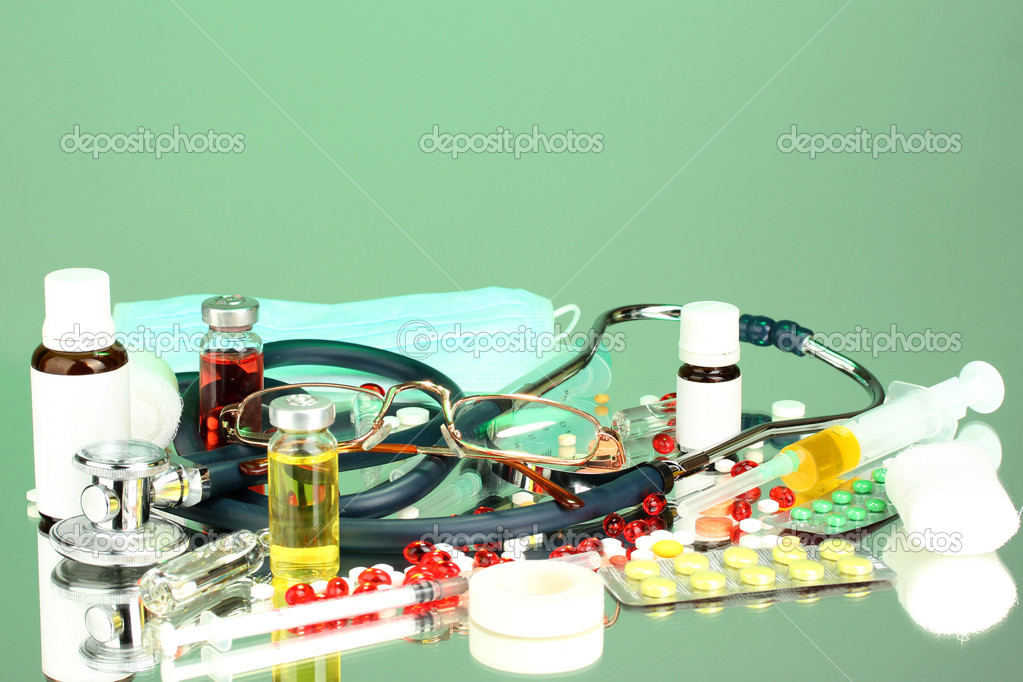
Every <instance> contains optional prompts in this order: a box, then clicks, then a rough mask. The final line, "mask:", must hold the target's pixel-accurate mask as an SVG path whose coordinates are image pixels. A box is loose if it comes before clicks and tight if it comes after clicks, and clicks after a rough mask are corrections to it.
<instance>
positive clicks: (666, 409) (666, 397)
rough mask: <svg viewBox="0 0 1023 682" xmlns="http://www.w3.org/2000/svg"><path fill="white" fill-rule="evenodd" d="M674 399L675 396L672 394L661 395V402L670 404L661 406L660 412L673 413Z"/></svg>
mask: <svg viewBox="0 0 1023 682" xmlns="http://www.w3.org/2000/svg"><path fill="white" fill-rule="evenodd" d="M676 397H677V396H676V395H675V394H674V393H665V394H664V395H662V396H661V402H662V403H663V402H664V401H665V400H670V401H671V402H670V403H668V404H667V405H661V411H662V412H674V411H675V398H676Z"/></svg>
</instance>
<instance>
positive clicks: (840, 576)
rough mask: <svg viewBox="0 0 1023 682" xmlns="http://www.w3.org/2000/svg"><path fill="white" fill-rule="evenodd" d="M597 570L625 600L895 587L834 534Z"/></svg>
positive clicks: (745, 597)
mask: <svg viewBox="0 0 1023 682" xmlns="http://www.w3.org/2000/svg"><path fill="white" fill-rule="evenodd" d="M597 573H598V574H599V575H600V577H601V578H602V579H603V580H604V585H605V586H606V588H607V590H608V591H609V592H610V593H611V595H612V596H613V597H614V598H615V599H617V600H618V601H619V602H621V603H622V604H624V605H626V606H659V605H666V604H675V605H678V606H681V607H683V608H705V607H710V606H725V605H729V604H731V603H739V604H742V603H746V604H750V603H753V602H756V603H773V602H786V601H797V600H803V599H811V598H817V597H821V596H824V595H826V594H833V593H844V594H862V593H865V592H867V591H873V590H879V589H888V588H890V587H891V581H892V579H893V578H894V577H895V571H893V570H891V569H890V568H888V567H887V566H886V565H885V564H884V563H882V562H881V561H880V560H879V559H877V558H875V557H873V556H871V555H870V554H868V553H866V552H863V551H859V550H857V549H856V547H855V545H853V544H852V543H851V542H849V541H847V540H842V539H839V538H832V539H829V540H825V541H824V542H822V543H821V544H820V545H818V546H815V547H813V546H811V547H807V546H803V544H802V543H801V542H800V541H799V539H798V538H796V537H794V536H785V537H783V538H781V539H780V540H779V542H778V544H777V545H776V546H775V547H773V548H771V549H767V548H762V549H758V550H754V549H750V548H748V547H729V548H728V549H724V550H712V551H708V552H685V553H682V554H679V555H677V556H676V557H674V558H673V559H660V560H654V561H647V560H633V561H629V562H627V563H625V564H624V565H622V566H608V567H605V568H601V569H600V570H599V571H597Z"/></svg>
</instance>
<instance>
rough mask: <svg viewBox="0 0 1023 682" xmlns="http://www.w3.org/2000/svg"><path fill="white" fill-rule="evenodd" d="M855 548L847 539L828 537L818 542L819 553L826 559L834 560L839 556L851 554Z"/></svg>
mask: <svg viewBox="0 0 1023 682" xmlns="http://www.w3.org/2000/svg"><path fill="white" fill-rule="evenodd" d="M854 550H855V548H854V547H853V544H852V543H851V542H849V541H848V540H843V539H841V538H829V539H828V540H825V541H824V542H822V543H821V544H820V547H819V553H820V555H821V556H822V557H823V558H825V559H827V560H828V561H835V560H836V559H838V558H839V557H841V556H844V555H846V554H852V553H853V551H854Z"/></svg>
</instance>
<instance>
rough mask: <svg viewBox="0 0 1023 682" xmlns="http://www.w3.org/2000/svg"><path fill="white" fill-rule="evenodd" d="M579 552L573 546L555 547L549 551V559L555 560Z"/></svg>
mask: <svg viewBox="0 0 1023 682" xmlns="http://www.w3.org/2000/svg"><path fill="white" fill-rule="evenodd" d="M578 553H579V550H578V549H576V548H575V545H562V546H561V547H556V548H555V549H554V550H552V551H551V558H552V559H557V558H558V557H559V556H565V555H567V554H578Z"/></svg>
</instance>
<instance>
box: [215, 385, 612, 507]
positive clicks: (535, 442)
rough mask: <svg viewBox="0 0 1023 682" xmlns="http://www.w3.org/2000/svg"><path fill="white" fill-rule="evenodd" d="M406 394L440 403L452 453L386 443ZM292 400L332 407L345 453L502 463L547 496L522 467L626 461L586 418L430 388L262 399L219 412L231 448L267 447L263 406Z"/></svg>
mask: <svg viewBox="0 0 1023 682" xmlns="http://www.w3.org/2000/svg"><path fill="white" fill-rule="evenodd" d="M402 391H419V392H423V393H426V394H431V395H432V396H434V397H436V398H438V399H439V400H438V402H439V405H440V411H439V414H437V415H436V416H434V417H433V419H437V418H441V419H443V421H444V423H443V424H442V425H441V434H442V435H443V437H444V440H445V443H446V444H447V446H448V447H447V448H444V447H432V446H431V447H426V446H416V445H408V444H402V443H384V442H383V441H384V439H385V438H387V436H388V435H390V433H391V431H392V428H394V427H393V426H392V424H393V423H394V420H393V419H391V418H388V417H389V415H390V413H391V412H392V411H394V409H396V408H397V407H401V404H399V403H395V398H396V397H397V396H398V394H399V393H401V392H402ZM293 393H313V394H316V395H320V396H322V397H324V398H326V399H328V400H331V401H332V402H333V403H334V405H335V410H336V413H337V416H336V418H335V421H334V425H333V427H331V432H332V433H333V434H334V436H335V437H336V438H337V440H338V446H339V449H340V450H341V451H342V452H344V451H353V450H367V451H368V450H372V451H374V452H386V453H394V454H425V455H441V456H458V457H475V458H482V459H491V460H497V461H501V462H503V463H505V464H508V465H509V466H512V467H513V468H516V469H519V470H524V471H523V473H526V472H529V473H526V475H527V476H529V477H530V478H533V480H534V481H535V482H537V483H538V484H540V485H541V486H542V487H544V488H545V489H546V490H547V491H548V492H552V490H553V489H552V487H551V485H550V484H549V483H550V482H549V481H548V479H546V478H545V477H543V476H541V475H540V474H537V473H536V472H534V471H532V470H531V469H529V467H525V466H521V465H522V464H523V463H528V464H534V465H542V466H546V467H557V468H562V469H567V470H571V471H591V470H592V471H608V470H617V469H621V468H622V467H623V466H624V464H625V461H626V458H625V449H624V447H623V446H622V442H621V439H620V438H619V436H618V434H617V433H616V432H615V431H612V430H611V429H609V428H606V427H604V426H601V424H600V422H598V421H597V420H596V419H595V418H594V417H593V416H592V415H589V414H587V413H585V412H583V411H581V410H578V409H576V408H573V407H569V406H568V405H564V404H562V403H558V402H555V401H553V400H547V399H546V398H540V397H537V396H531V395H521V394H508V395H477V396H470V397H466V398H462V399H460V400H458V401H456V402H454V403H452V402H451V393H450V391H448V390H447V389H446V388H444V387H443V386H438V385H437V384H433V383H430V382H427V381H411V382H406V383H402V384H397V385H395V386H392V387H391V388H390V389H389V390H388V391H386V392H385V393H384V394H383V395H381V394H380V393H378V392H377V391H375V390H373V389H371V388H364V387H361V386H346V385H343V384H329V383H305V384H292V385H288V386H280V387H275V388H269V389H265V390H262V391H257V392H256V393H253V394H251V395H249V396H248V397H247V398H245V400H243V401H242V402H241V403H238V404H235V405H228V406H227V407H225V408H224V409H223V410H222V411H221V414H220V422H221V428H222V429H223V431H224V435H225V437H226V439H227V441H228V442H235V443H237V442H241V443H247V444H249V445H256V446H260V447H266V446H267V443H268V442H269V440H270V437H271V436H272V435H273V433H272V432H273V427H272V426H271V425H270V424H269V420H268V417H267V410H266V409H265V406H266V405H268V404H269V403H270V401H272V400H273V399H274V398H278V397H280V396H284V395H290V394H293ZM390 416H392V417H393V415H390ZM430 421H432V420H430ZM250 473H257V472H256V471H251V472H250ZM530 474H532V476H530ZM534 477H536V478H534ZM537 478H539V479H541V480H542V483H541V481H538V480H536V479H537ZM559 490H560V489H559ZM562 492H565V494H566V495H568V496H570V497H574V496H571V495H570V494H569V493H567V492H566V491H562ZM576 499H578V498H576ZM579 504H580V505H581V501H580V503H579Z"/></svg>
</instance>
